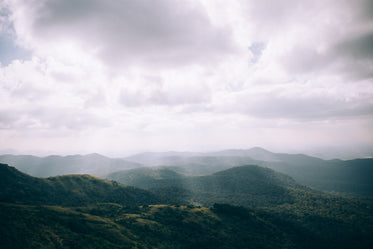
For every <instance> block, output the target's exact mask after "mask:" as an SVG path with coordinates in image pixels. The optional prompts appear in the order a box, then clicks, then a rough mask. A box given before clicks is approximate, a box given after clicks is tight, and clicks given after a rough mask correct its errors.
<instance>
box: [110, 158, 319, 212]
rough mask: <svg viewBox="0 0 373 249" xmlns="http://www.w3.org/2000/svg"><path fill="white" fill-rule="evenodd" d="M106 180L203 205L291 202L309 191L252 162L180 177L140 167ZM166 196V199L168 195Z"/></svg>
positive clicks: (284, 176) (172, 172)
mask: <svg viewBox="0 0 373 249" xmlns="http://www.w3.org/2000/svg"><path fill="white" fill-rule="evenodd" d="M108 179H111V180H115V181H118V182H120V183H123V184H125V185H131V186H136V187H139V188H144V189H148V190H151V191H153V192H155V193H157V194H160V195H162V196H172V195H173V194H174V193H175V191H176V193H175V197H178V198H179V199H180V195H184V196H183V198H184V200H187V202H197V203H201V204H204V205H212V204H214V203H215V202H218V203H231V204H235V205H244V206H266V205H279V204H284V203H293V202H294V201H295V200H296V197H295V195H297V194H299V193H303V192H304V191H306V192H312V191H313V190H311V189H309V188H306V187H304V186H302V185H300V184H298V183H297V182H295V181H294V180H293V179H292V178H291V177H289V176H287V175H284V174H282V173H278V172H275V171H274V170H272V169H269V168H263V167H259V166H255V165H246V166H239V167H234V168H231V169H227V170H224V171H220V172H217V173H214V174H212V175H208V176H194V177H193V176H183V175H180V174H178V173H176V172H174V171H172V169H169V168H141V169H132V170H128V171H121V172H116V173H113V174H110V175H109V176H108ZM169 199H170V198H169Z"/></svg>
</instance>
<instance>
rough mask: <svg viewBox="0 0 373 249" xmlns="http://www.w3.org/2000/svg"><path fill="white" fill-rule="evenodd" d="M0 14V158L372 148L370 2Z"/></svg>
mask: <svg viewBox="0 0 373 249" xmlns="http://www.w3.org/2000/svg"><path fill="white" fill-rule="evenodd" d="M0 8H1V10H0V22H1V23H0V62H1V64H0V65H1V67H0V98H1V102H2V104H1V106H0V139H1V141H2V143H1V148H0V149H6V148H16V149H20V150H30V149H38V150H48V151H50V150H55V151H56V152H60V153H68V152H92V151H96V152H106V153H108V152H110V151H115V152H118V153H119V154H120V152H121V151H134V150H169V149H175V150H213V149H224V148H233V147H234V148H248V147H251V146H263V147H267V148H269V149H281V150H285V149H287V148H288V149H293V150H294V149H299V150H304V151H305V150H307V149H311V148H318V147H320V148H321V147H324V148H325V147H340V146H341V145H344V144H345V145H349V146H354V147H367V148H372V146H373V132H372V129H371V127H373V46H372V43H373V38H372V37H373V4H372V1H369V0H358V1H347V0H346V1H337V0H323V1H321V0H314V1H295V0H281V1H269V0H261V1H255V0H242V1H234V2H229V1H223V0H203V1H197V0H185V1H181V0H180V1H171V0H157V1H146V0H140V1H129V0H119V1H117V0H109V1H103V0H74V1H73V0H27V1H26V0H3V1H1V2H0ZM35 147H37V148H35Z"/></svg>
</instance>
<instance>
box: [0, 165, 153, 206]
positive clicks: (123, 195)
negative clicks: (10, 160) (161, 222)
mask: <svg viewBox="0 0 373 249" xmlns="http://www.w3.org/2000/svg"><path fill="white" fill-rule="evenodd" d="M0 200H5V201H9V202H14V203H22V204H46V205H61V206H80V205H88V204H94V203H97V202H113V203H120V204H123V205H133V206H134V205H142V204H156V203H159V201H160V200H159V199H158V197H156V196H155V195H154V194H152V193H150V192H148V191H145V190H141V189H137V188H134V187H125V186H123V185H120V184H118V183H116V182H111V181H105V180H102V179H99V178H96V177H93V176H89V175H67V176H57V177H49V178H36V177H31V176H29V175H27V174H24V173H22V172H20V171H18V170H16V169H15V168H13V167H9V166H8V165H6V164H0Z"/></svg>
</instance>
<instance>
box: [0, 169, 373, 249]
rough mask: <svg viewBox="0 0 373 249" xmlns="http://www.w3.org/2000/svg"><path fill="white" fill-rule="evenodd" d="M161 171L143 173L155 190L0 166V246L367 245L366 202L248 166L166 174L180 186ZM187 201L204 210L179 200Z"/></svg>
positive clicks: (370, 226) (371, 220)
mask: <svg viewBox="0 0 373 249" xmlns="http://www.w3.org/2000/svg"><path fill="white" fill-rule="evenodd" d="M165 173H167V174H164V175H161V174H158V173H157V174H155V175H154V176H153V178H158V179H155V180H160V181H161V183H162V184H163V185H162V184H160V186H161V187H159V188H153V191H154V193H156V194H157V195H155V194H150V193H149V192H148V191H145V190H139V189H136V188H133V187H124V186H122V185H120V184H118V183H117V182H114V181H104V180H101V179H98V178H95V177H91V176H88V175H80V176H77V175H76V176H61V177H52V178H46V179H42V178H34V177H30V176H28V175H26V174H23V173H20V172H19V171H17V170H16V169H14V168H12V167H9V166H7V165H2V164H0V238H2V239H1V240H0V248H133V249H135V248H138V249H139V248H143V249H150V248H164V249H166V248H167V249H168V248H171V249H173V248H178V249H184V248H185V249H186V248H217V249H228V248H229V249H236V248H237V249H238V248H240V249H242V248H255V249H257V248H259V249H260V248H263V249H272V248H273V249H275V248H276V249H278V248H283V249H287V248H292V249H298V248H299V249H311V248H320V249H324V248H325V249H327V248H328V249H329V248H331V249H334V248H335V249H337V248H338V249H340V248H346V249H347V248H349V249H350V248H354V249H355V248H357V249H363V248H370V247H371V245H372V243H373V239H372V238H373V236H372V235H373V210H372V208H373V200H371V199H356V198H343V197H338V196H333V195H328V194H325V193H321V192H317V191H311V190H310V189H308V188H305V187H303V186H300V185H298V184H297V183H296V182H295V181H294V180H293V179H292V178H290V177H288V176H286V175H283V174H278V173H276V172H274V171H273V170H270V169H265V168H260V167H257V166H243V167H237V168H232V169H229V170H226V171H222V172H218V173H215V174H213V175H210V176H201V177H191V178H189V177H178V176H177V174H176V177H178V179H182V180H183V181H182V183H183V184H185V183H188V184H190V186H191V187H190V189H189V190H187V189H185V188H180V187H177V186H167V184H165V183H167V182H165V180H167V177H171V178H172V177H175V174H174V173H173V172H169V171H165ZM197 190H198V191H197ZM167 193H169V194H167ZM186 200H189V201H190V202H189V201H186ZM197 200H198V203H205V204H206V205H210V206H211V208H208V207H205V206H202V207H201V206H195V205H196V204H195V205H192V204H189V205H187V206H185V205H180V204H183V203H185V204H186V203H196V202H197ZM217 200H221V201H222V202H221V204H217V203H215V204H214V203H213V201H215V202H216V201H217ZM159 202H163V203H164V204H163V205H152V203H159ZM210 203H211V204H210ZM228 203H229V204H228ZM232 203H237V204H239V203H241V204H240V205H241V206H233V205H231V204H232ZM30 204H37V206H34V205H30ZM45 204H48V205H54V206H43V205H45ZM171 204H172V205H171ZM56 205H59V206H56ZM62 206H63V207H62Z"/></svg>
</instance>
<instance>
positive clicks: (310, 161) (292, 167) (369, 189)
mask: <svg viewBox="0 0 373 249" xmlns="http://www.w3.org/2000/svg"><path fill="white" fill-rule="evenodd" d="M126 159H127V160H133V161H134V162H139V163H143V164H148V165H163V166H169V167H173V170H175V171H177V172H179V173H183V174H186V175H209V174H212V173H215V172H218V171H221V170H224V169H229V168H231V167H234V166H240V165H248V164H255V165H259V166H262V167H267V168H271V169H273V170H275V171H278V172H281V173H285V174H287V175H289V176H291V177H292V178H294V179H295V180H296V181H297V182H299V183H301V184H303V185H307V186H310V187H314V188H318V189H320V190H324V191H329V192H333V193H338V194H342V195H350V196H373V181H372V180H371V179H373V159H372V158H367V159H355V160H323V159H320V158H316V157H310V156H307V155H303V154H286V153H273V152H270V151H267V150H265V149H262V148H258V147H255V148H252V149H249V150H224V151H219V152H210V153H200V154H198V155H195V154H193V153H179V154H173V155H172V156H170V155H169V154H168V153H165V154H162V153H156V154H155V155H154V154H152V153H148V154H146V153H145V154H141V156H139V157H137V156H136V155H135V156H132V157H128V158H126Z"/></svg>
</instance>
